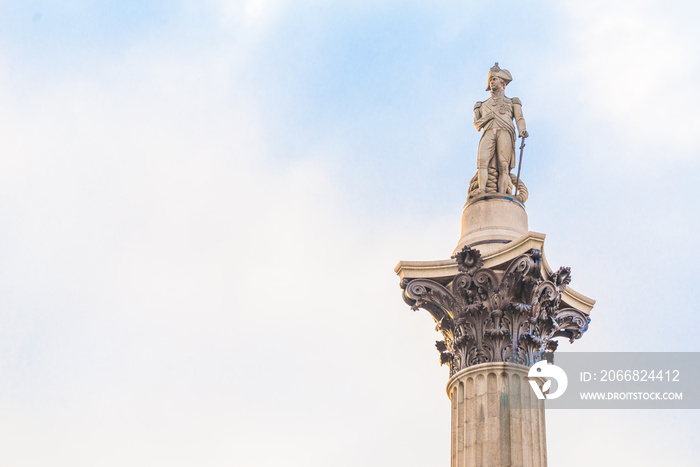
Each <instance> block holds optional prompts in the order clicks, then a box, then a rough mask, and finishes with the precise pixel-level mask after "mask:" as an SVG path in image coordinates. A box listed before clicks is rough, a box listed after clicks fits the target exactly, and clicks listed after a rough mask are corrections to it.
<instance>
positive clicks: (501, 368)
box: [447, 362, 547, 467]
mask: <svg viewBox="0 0 700 467" xmlns="http://www.w3.org/2000/svg"><path fill="white" fill-rule="evenodd" d="M527 373H528V368H527V367H526V366H523V365H518V364H513V363H502V362H499V363H482V364H479V365H474V366H471V367H469V368H467V369H465V370H462V371H460V372H458V373H457V374H455V375H454V376H453V377H452V378H450V380H449V382H448V383H447V394H448V396H449V397H450V400H451V401H452V443H451V444H452V463H451V465H452V467H469V466H474V467H477V466H478V467H492V466H493V467H496V466H498V467H501V466H523V467H526V466H527V467H545V466H546V465H547V446H546V434H545V420H544V401H541V400H538V399H537V398H536V397H535V396H534V395H532V391H531V388H530V385H529V383H528V380H527Z"/></svg>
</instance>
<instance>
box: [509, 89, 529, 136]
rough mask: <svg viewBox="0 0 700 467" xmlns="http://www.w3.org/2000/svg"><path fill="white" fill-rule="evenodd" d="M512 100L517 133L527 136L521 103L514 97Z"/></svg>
mask: <svg viewBox="0 0 700 467" xmlns="http://www.w3.org/2000/svg"><path fill="white" fill-rule="evenodd" d="M512 101H513V116H514V117H515V125H516V126H517V127H518V135H519V136H521V137H523V138H527V137H528V134H527V130H526V129H525V117H523V103H522V102H520V99H518V98H517V97H514V98H513V99H512Z"/></svg>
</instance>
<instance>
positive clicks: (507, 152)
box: [496, 130, 514, 193]
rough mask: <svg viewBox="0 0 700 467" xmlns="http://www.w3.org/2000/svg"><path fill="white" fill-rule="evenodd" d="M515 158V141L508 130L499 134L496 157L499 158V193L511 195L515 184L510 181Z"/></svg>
mask: <svg viewBox="0 0 700 467" xmlns="http://www.w3.org/2000/svg"><path fill="white" fill-rule="evenodd" d="M513 156H514V149H513V140H512V139H511V137H510V133H509V132H508V131H506V130H500V131H499V132H498V138H497V143H496V157H497V158H498V192H499V193H510V191H509V190H510V187H511V186H512V185H513V182H512V181H511V180H510V161H511V159H512V158H513Z"/></svg>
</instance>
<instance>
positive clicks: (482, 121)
mask: <svg viewBox="0 0 700 467" xmlns="http://www.w3.org/2000/svg"><path fill="white" fill-rule="evenodd" d="M481 104H482V103H481V102H477V103H476V104H474V126H475V127H476V130H477V131H481V129H482V128H483V127H484V125H486V124H487V123H488V122H489V121H491V120H492V119H493V113H491V112H488V113H487V114H486V115H485V116H483V117H482V116H481Z"/></svg>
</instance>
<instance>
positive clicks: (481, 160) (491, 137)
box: [476, 130, 496, 193]
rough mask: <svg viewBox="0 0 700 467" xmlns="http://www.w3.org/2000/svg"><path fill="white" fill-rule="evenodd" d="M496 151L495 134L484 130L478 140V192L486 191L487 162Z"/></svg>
mask: <svg viewBox="0 0 700 467" xmlns="http://www.w3.org/2000/svg"><path fill="white" fill-rule="evenodd" d="M495 153H496V135H495V134H494V132H493V130H484V134H483V135H481V141H479V156H478V159H477V164H476V166H477V168H478V178H479V193H484V192H486V183H487V182H488V180H489V162H490V161H491V160H492V159H493V157H494V155H495Z"/></svg>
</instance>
